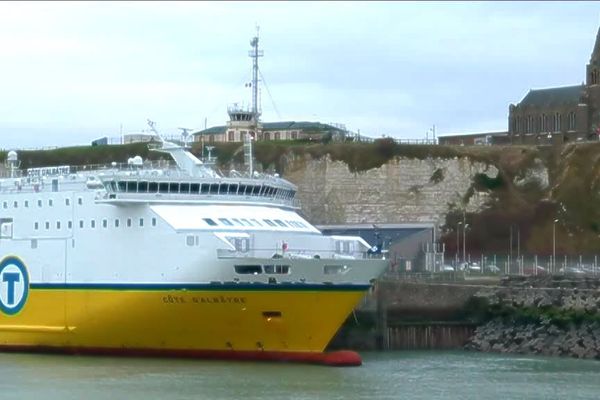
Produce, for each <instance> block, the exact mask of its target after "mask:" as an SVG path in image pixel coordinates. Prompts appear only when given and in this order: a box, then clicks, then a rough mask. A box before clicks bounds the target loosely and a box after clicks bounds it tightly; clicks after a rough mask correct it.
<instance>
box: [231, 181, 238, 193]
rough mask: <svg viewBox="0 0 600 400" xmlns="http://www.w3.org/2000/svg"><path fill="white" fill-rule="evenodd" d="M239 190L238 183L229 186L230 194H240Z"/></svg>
mask: <svg viewBox="0 0 600 400" xmlns="http://www.w3.org/2000/svg"><path fill="white" fill-rule="evenodd" d="M238 188H239V185H238V184H237V183H233V184H231V185H229V193H231V194H238Z"/></svg>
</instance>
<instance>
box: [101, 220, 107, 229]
mask: <svg viewBox="0 0 600 400" xmlns="http://www.w3.org/2000/svg"><path fill="white" fill-rule="evenodd" d="M102 227H103V228H108V220H105V219H103V220H102Z"/></svg>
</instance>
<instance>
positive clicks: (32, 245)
mask: <svg viewBox="0 0 600 400" xmlns="http://www.w3.org/2000/svg"><path fill="white" fill-rule="evenodd" d="M37 246H38V241H37V239H31V248H32V249H37Z"/></svg>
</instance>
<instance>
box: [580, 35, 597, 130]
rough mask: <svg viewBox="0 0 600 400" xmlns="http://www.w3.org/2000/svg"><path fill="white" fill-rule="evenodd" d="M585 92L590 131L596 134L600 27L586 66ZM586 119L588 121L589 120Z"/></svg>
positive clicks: (584, 99) (584, 100)
mask: <svg viewBox="0 0 600 400" xmlns="http://www.w3.org/2000/svg"><path fill="white" fill-rule="evenodd" d="M585 77H586V79H585V86H586V87H585V94H584V98H583V99H582V102H584V103H587V106H588V110H587V113H586V114H587V115H586V116H582V117H584V118H585V117H587V118H585V119H587V121H589V122H588V124H587V126H588V127H589V128H588V129H589V131H588V132H589V133H590V134H592V135H594V134H597V133H598V132H600V29H598V33H597V34H596V43H595V44H594V50H593V51H592V55H591V56H590V62H589V63H588V65H587V66H586V74H585ZM587 121H586V122H587Z"/></svg>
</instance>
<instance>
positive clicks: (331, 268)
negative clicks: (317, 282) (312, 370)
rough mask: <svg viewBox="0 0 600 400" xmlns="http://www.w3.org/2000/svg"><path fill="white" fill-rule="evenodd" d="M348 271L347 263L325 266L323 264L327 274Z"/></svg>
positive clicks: (324, 271)
mask: <svg viewBox="0 0 600 400" xmlns="http://www.w3.org/2000/svg"><path fill="white" fill-rule="evenodd" d="M346 271H348V266H346V265H325V266H323V273H324V274H325V275H336V274H343V273H345V272H346Z"/></svg>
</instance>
